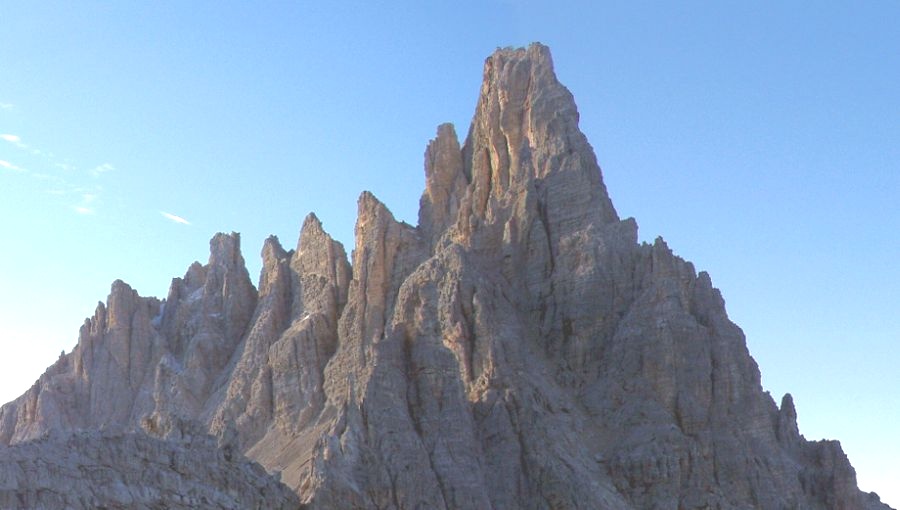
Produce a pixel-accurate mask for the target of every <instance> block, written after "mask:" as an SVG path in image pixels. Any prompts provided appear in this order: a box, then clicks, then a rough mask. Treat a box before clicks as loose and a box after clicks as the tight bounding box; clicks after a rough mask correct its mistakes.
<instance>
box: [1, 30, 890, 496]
mask: <svg viewBox="0 0 900 510" xmlns="http://www.w3.org/2000/svg"><path fill="white" fill-rule="evenodd" d="M355 234H356V236H355V245H354V247H353V252H352V265H351V264H350V262H348V259H347V255H346V253H345V252H344V248H343V247H342V246H341V245H340V243H337V242H335V241H334V240H333V239H332V238H331V237H330V236H329V235H328V234H327V233H326V232H325V231H324V230H323V228H322V224H321V223H320V222H319V220H318V219H317V218H316V217H315V216H313V215H310V216H309V217H308V218H307V219H306V221H304V223H303V226H302V229H301V232H300V240H299V243H298V246H297V248H296V249H295V250H285V249H284V248H283V247H282V246H281V244H280V243H279V241H278V240H277V239H276V238H270V239H268V240H267V241H266V242H265V244H264V246H263V250H262V258H263V269H262V273H261V275H260V279H259V285H258V290H257V288H255V287H254V286H253V285H252V284H251V283H250V280H249V277H248V275H247V273H246V269H244V264H243V259H242V256H241V254H240V243H239V241H240V239H239V237H238V236H237V235H234V234H233V235H230V236H227V235H218V236H216V237H215V238H214V239H213V240H212V242H211V255H210V259H209V263H208V264H206V265H200V264H194V265H193V266H191V267H190V268H189V270H188V272H187V274H186V275H185V276H184V278H180V279H175V280H174V281H173V283H172V288H171V290H170V292H169V296H168V297H167V299H166V300H165V301H159V300H156V299H153V298H142V297H139V296H138V295H137V293H136V292H134V291H133V290H132V289H130V288H129V287H128V286H127V285H125V284H124V283H121V282H116V283H115V284H114V285H113V289H112V292H111V294H110V297H109V300H108V302H107V304H106V305H100V306H99V307H98V310H97V313H96V314H95V316H94V317H93V318H92V319H91V320H89V321H88V322H87V323H86V324H85V326H84V328H82V332H81V336H80V339H79V343H78V345H77V346H76V348H75V350H74V351H73V352H72V353H71V354H68V355H66V356H63V357H61V358H60V360H59V361H58V362H57V363H56V364H54V365H53V366H52V367H50V368H49V369H48V371H47V373H45V374H44V375H43V376H42V377H41V379H40V380H38V382H37V383H36V384H35V386H34V387H33V388H32V389H31V390H29V391H28V392H27V393H26V394H25V395H23V396H22V397H20V398H19V399H18V400H16V401H14V402H12V403H10V404H7V405H6V406H4V407H3V408H2V410H0V444H14V445H22V446H24V445H27V444H30V443H29V441H32V440H34V439H36V438H40V437H43V436H45V435H47V434H51V433H52V434H66V433H71V432H72V431H76V430H88V431H90V430H96V429H103V428H106V427H111V426H116V427H124V428H125V429H127V430H131V431H134V432H135V433H137V434H150V435H153V436H157V437H160V438H163V439H165V440H166V441H175V442H177V441H179V440H183V435H184V434H183V433H182V432H179V431H182V430H184V427H185V425H184V424H186V423H191V424H195V425H192V426H197V427H200V428H201V429H202V430H205V431H206V432H208V433H210V434H212V435H213V436H214V437H216V438H217V444H218V446H219V447H220V448H221V449H222V450H223V451H226V452H231V453H233V454H234V455H237V454H238V453H242V454H244V455H246V456H247V457H249V458H250V459H251V460H255V461H257V462H259V463H260V464H262V465H263V466H264V467H265V468H266V469H267V470H268V471H270V472H273V473H279V474H280V477H281V481H282V482H283V483H284V484H286V485H287V486H288V487H290V488H291V489H292V490H293V491H294V492H295V493H296V495H297V496H298V497H299V498H300V501H302V502H303V503H304V504H305V505H308V507H309V508H321V509H327V508H360V509H369V508H393V509H398V510H399V509H403V508H448V509H451V508H452V509H467V508H471V509H485V508H495V509H506V508H533V509H549V508H554V509H557V508H570V509H577V508H584V509H589V508H590V509H595V508H610V509H617V508H618V509H638V508H641V509H644V508H653V509H669V508H671V509H690V508H697V509H700V508H722V509H725V508H766V509H768V508H772V509H776V508H777V509H780V508H808V509H882V508H887V507H886V506H885V505H882V504H881V503H880V502H879V501H878V499H877V497H876V496H874V495H869V494H864V493H862V492H860V491H859V490H858V489H857V486H856V480H855V474H854V472H853V468H852V467H851V466H850V463H849V462H848V460H847V458H846V457H845V456H844V454H843V452H842V451H841V449H840V445H839V444H838V443H836V442H808V441H806V440H805V439H804V438H803V436H802V435H800V432H799V430H798V429H797V423H796V411H795V408H794V404H793V400H792V399H791V397H790V396H789V395H788V396H786V397H785V398H784V399H783V400H782V402H781V405H780V406H777V405H776V404H775V402H774V401H772V399H771V398H770V397H769V395H768V394H767V393H765V392H764V391H763V389H762V386H761V384H760V375H759V370H758V368H757V366H756V363H755V362H754V361H753V359H752V358H751V357H750V354H749V352H748V350H747V347H746V342H745V339H744V336H743V334H742V332H741V330H740V329H739V328H738V327H737V326H736V325H734V324H733V323H732V322H731V321H730V320H729V319H728V317H727V315H726V313H725V306H724V302H723V300H722V297H721V295H720V294H719V292H718V291H717V290H716V289H715V288H714V287H713V286H712V282H711V280H710V277H709V275H707V274H706V273H703V272H700V273H697V272H696V271H695V269H694V267H693V266H692V265H691V264H690V263H689V262H686V261H684V260H682V259H681V258H679V257H678V256H676V255H675V254H674V253H673V252H672V250H670V249H669V247H668V246H667V245H666V243H665V242H664V241H663V240H662V239H658V240H657V241H656V242H655V243H653V244H639V243H638V242H637V224H636V222H635V221H634V220H633V219H630V218H629V219H624V220H623V219H620V218H619V217H618V215H617V213H616V211H615V209H614V207H613V205H612V203H611V201H610V199H609V197H608V195H607V192H606V189H605V187H604V184H603V181H602V176H601V172H600V168H599V166H598V165H597V161H596V158H595V156H594V153H593V150H592V149H591V147H590V145H589V144H588V142H587V140H586V139H585V137H584V135H583V134H582V133H581V132H580V131H579V129H578V112H577V109H576V107H575V103H574V100H573V98H572V95H571V94H570V93H569V91H568V90H567V89H566V88H565V87H563V86H562V85H561V84H560V83H559V82H558V81H557V79H556V76H555V74H554V71H553V65H552V60H551V57H550V53H549V50H548V49H547V48H546V47H543V46H541V45H539V44H534V45H532V46H530V47H528V48H527V49H504V50H498V51H497V52H496V53H494V54H493V55H492V56H491V57H489V58H488V59H487V60H486V62H485V67H484V81H483V84H482V87H481V94H480V96H479V100H478V104H477V106H476V112H475V116H474V118H473V121H472V125H471V127H470V128H469V131H468V134H467V136H466V139H465V140H464V141H463V143H462V144H460V142H459V139H458V138H457V134H456V131H455V129H454V128H453V126H451V125H449V124H445V125H442V126H440V127H439V128H438V130H437V135H436V138H435V139H434V140H432V141H431V142H430V143H429V144H428V147H427V149H426V152H425V191H424V193H423V194H422V197H421V200H420V211H419V225H418V226H416V227H413V226H410V225H407V224H405V223H402V222H398V221H397V220H396V219H395V218H394V217H393V215H392V214H391V213H390V211H389V210H388V209H387V207H385V206H384V204H382V203H381V202H379V201H378V200H377V199H376V198H375V197H374V196H372V195H371V194H369V193H363V194H362V195H361V197H360V199H359V210H358V220H357V224H356V232H355ZM20 447H21V446H19V447H17V448H20ZM2 452H3V451H2V450H0V458H2V457H3V455H4V454H3V453H2ZM0 466H2V463H0ZM0 496H2V494H0Z"/></svg>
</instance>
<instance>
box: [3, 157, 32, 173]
mask: <svg viewBox="0 0 900 510" xmlns="http://www.w3.org/2000/svg"><path fill="white" fill-rule="evenodd" d="M0 168H5V169H7V170H12V171H15V172H25V171H26V170H25V169H24V168H22V167H20V166H16V165H14V164H12V163H10V162H9V161H4V160H2V159H0Z"/></svg>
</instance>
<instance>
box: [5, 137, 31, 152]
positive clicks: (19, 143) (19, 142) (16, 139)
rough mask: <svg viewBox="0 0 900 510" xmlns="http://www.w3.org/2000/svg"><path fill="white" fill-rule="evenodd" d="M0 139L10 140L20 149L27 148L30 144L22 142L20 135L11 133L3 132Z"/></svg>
mask: <svg viewBox="0 0 900 510" xmlns="http://www.w3.org/2000/svg"><path fill="white" fill-rule="evenodd" d="M0 140H3V141H4V142H9V143H11V144H13V145H15V146H16V147H18V148H20V149H27V148H28V146H27V145H25V144H24V143H22V138H21V137H19V136H18V135H10V134H2V135H0Z"/></svg>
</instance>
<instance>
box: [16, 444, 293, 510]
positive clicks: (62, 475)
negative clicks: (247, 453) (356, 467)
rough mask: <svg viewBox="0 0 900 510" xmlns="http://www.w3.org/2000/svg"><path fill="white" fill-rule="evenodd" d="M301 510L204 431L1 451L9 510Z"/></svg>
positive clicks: (277, 486)
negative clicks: (168, 437)
mask: <svg viewBox="0 0 900 510" xmlns="http://www.w3.org/2000/svg"><path fill="white" fill-rule="evenodd" d="M299 507H300V501H299V499H298V498H297V495H296V494H294V493H293V492H291V491H290V490H289V489H288V488H287V487H285V486H284V485H282V484H280V483H278V482H277V481H276V480H274V479H273V478H272V477H270V476H269V475H268V474H267V473H266V472H265V471H264V470H263V469H262V468H261V467H260V466H259V465H257V464H252V463H249V462H246V461H241V460H239V459H237V458H232V457H231V455H230V454H229V453H228V452H227V450H223V449H219V448H218V447H217V445H216V442H215V441H213V440H212V439H211V438H209V437H208V436H205V435H203V434H202V431H201V434H200V435H197V436H194V437H185V438H182V439H181V440H178V441H171V440H170V441H163V440H160V439H155V438H151V437H148V436H146V435H144V434H124V433H121V432H119V433H113V432H89V433H88V432H82V433H76V434H73V435H70V436H68V437H52V438H42V439H38V440H36V441H30V442H26V443H22V444H18V445H16V446H12V447H9V448H5V447H0V508H3V509H5V510H59V509H67V510H94V509H97V508H107V509H113V508H116V509H120V508H121V509H124V508H128V509H141V510H144V509H147V510H149V509H184V510H188V509H196V508H207V509H238V508H240V509H256V508H258V509H263V508H265V509H271V510H297V508H299Z"/></svg>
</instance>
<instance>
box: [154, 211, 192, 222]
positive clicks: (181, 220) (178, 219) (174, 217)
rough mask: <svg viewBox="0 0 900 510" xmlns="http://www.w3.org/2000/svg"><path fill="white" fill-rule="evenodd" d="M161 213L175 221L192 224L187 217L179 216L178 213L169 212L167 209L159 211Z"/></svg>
mask: <svg viewBox="0 0 900 510" xmlns="http://www.w3.org/2000/svg"><path fill="white" fill-rule="evenodd" d="M159 214H162V215H163V217H165V218H166V219H168V220H171V221H174V222H175V223H180V224H182V225H190V224H191V222H190V221H188V220H186V219H184V218H182V217H181V216H178V215H176V214H172V213H167V212H165V211H159Z"/></svg>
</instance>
